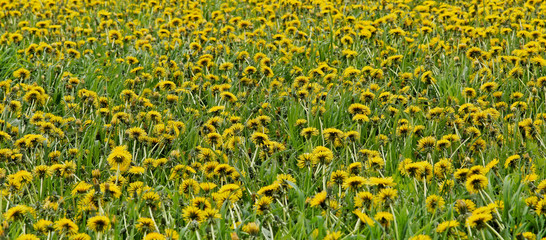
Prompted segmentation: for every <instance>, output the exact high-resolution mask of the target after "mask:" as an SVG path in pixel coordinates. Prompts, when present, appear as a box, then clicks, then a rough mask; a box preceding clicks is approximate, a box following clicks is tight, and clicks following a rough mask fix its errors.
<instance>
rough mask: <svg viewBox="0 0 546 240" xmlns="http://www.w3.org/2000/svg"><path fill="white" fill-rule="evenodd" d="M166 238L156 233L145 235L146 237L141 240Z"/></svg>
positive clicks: (161, 239)
mask: <svg viewBox="0 0 546 240" xmlns="http://www.w3.org/2000/svg"><path fill="white" fill-rule="evenodd" d="M166 239H167V238H166V237H165V235H163V234H161V233H158V232H152V233H148V234H146V237H144V239H143V240H166Z"/></svg>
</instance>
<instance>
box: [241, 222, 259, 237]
mask: <svg viewBox="0 0 546 240" xmlns="http://www.w3.org/2000/svg"><path fill="white" fill-rule="evenodd" d="M242 230H243V232H246V233H248V234H249V235H251V236H257V235H258V233H259V232H260V226H258V224H256V223H255V222H250V223H247V224H245V225H244V226H243V228H242Z"/></svg>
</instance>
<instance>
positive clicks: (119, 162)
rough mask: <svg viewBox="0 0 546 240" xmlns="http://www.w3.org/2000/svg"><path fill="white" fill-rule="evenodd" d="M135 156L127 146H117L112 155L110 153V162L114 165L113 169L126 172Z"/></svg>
mask: <svg viewBox="0 0 546 240" xmlns="http://www.w3.org/2000/svg"><path fill="white" fill-rule="evenodd" d="M132 158H133V156H132V155H131V153H129V151H127V146H118V147H115V148H114V149H113V150H112V152H111V153H110V155H108V159H107V161H108V163H109V164H110V166H111V167H112V168H111V169H112V170H119V171H121V172H125V171H127V170H128V169H129V167H130V165H131V161H132Z"/></svg>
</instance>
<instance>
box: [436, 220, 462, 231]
mask: <svg viewBox="0 0 546 240" xmlns="http://www.w3.org/2000/svg"><path fill="white" fill-rule="evenodd" d="M458 226H459V222H457V221H453V220H452V221H445V222H442V223H440V224H438V227H436V232H437V233H443V232H445V231H449V229H451V228H456V227H458Z"/></svg>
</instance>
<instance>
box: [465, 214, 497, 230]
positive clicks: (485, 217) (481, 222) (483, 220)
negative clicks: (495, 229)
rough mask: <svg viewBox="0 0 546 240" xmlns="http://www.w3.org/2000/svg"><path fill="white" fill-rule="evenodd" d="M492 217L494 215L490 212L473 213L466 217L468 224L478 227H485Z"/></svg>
mask: <svg viewBox="0 0 546 240" xmlns="http://www.w3.org/2000/svg"><path fill="white" fill-rule="evenodd" d="M491 219H493V217H492V216H491V214H490V213H480V214H472V215H471V216H470V217H468V218H467V219H466V225H467V226H469V227H472V228H476V229H483V228H484V227H485V226H486V224H487V222H488V221H490V220H491Z"/></svg>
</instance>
